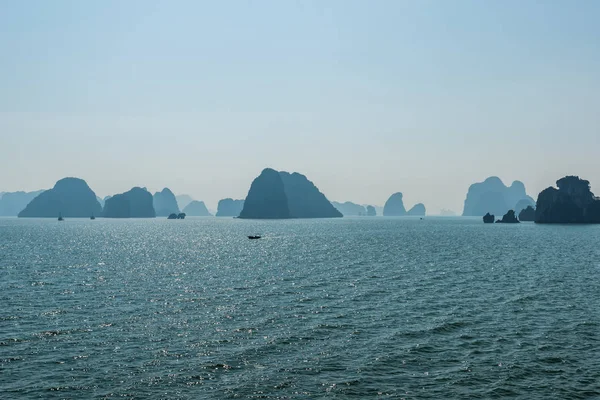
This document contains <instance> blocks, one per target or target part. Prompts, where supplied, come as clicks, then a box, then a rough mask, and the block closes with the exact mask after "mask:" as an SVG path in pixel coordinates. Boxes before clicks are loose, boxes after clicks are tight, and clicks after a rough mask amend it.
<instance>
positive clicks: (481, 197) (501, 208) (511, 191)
mask: <svg viewBox="0 0 600 400" xmlns="http://www.w3.org/2000/svg"><path fill="white" fill-rule="evenodd" d="M521 200H526V201H527V205H529V204H533V203H534V202H533V199H532V198H531V197H529V196H527V193H526V192H525V185H523V183H522V182H520V181H514V182H513V183H512V184H511V185H510V186H505V185H504V183H503V182H502V181H501V180H500V178H498V177H496V176H492V177H489V178H487V179H486V180H485V181H483V182H479V183H474V184H473V185H471V186H470V187H469V191H468V192H467V198H466V200H465V206H464V210H463V216H482V215H484V214H485V213H487V212H490V213H492V214H497V215H503V214H505V213H506V212H507V211H508V210H510V209H515V208H517V207H516V205H517V203H519V202H520V201H521ZM527 205H525V207H526V206H527Z"/></svg>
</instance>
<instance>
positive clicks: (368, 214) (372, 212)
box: [367, 206, 377, 217]
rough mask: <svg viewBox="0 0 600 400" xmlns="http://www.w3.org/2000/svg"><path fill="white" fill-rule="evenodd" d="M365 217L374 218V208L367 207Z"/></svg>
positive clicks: (375, 211) (375, 214)
mask: <svg viewBox="0 0 600 400" xmlns="http://www.w3.org/2000/svg"><path fill="white" fill-rule="evenodd" d="M367 216H368V217H375V216H377V210H376V209H375V207H373V206H367Z"/></svg>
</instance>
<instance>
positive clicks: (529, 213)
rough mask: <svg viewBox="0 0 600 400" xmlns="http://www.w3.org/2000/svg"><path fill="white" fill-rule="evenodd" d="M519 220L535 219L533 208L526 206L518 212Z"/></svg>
mask: <svg viewBox="0 0 600 400" xmlns="http://www.w3.org/2000/svg"><path fill="white" fill-rule="evenodd" d="M519 221H535V208H533V207H532V206H527V208H525V209H523V210H521V212H520V213H519Z"/></svg>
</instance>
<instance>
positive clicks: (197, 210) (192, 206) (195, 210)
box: [182, 200, 212, 217]
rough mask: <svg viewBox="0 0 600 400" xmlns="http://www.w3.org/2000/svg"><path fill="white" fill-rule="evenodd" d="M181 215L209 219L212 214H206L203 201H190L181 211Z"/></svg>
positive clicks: (206, 210)
mask: <svg viewBox="0 0 600 400" xmlns="http://www.w3.org/2000/svg"><path fill="white" fill-rule="evenodd" d="M182 212H183V213H185V214H186V215H188V216H190V217H211V216H212V214H211V213H209V212H208V209H207V208H206V205H205V204H204V202H203V201H198V200H192V201H191V202H190V203H188V205H187V206H186V207H185V208H184V209H183V210H182Z"/></svg>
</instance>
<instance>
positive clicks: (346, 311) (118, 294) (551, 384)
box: [0, 217, 600, 399]
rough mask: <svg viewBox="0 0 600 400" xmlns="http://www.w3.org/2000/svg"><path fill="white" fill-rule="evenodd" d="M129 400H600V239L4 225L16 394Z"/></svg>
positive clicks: (3, 317)
mask: <svg viewBox="0 0 600 400" xmlns="http://www.w3.org/2000/svg"><path fill="white" fill-rule="evenodd" d="M254 234H260V235H262V239H260V240H248V239H247V235H254ZM127 397H130V398H144V399H236V398H239V399H258V398H264V399H308V398H332V399H344V398H356V399H361V398H376V397H382V398H385V397H390V398H405V399H447V398H461V399H466V398H472V399H501V398H522V399H552V398H555V399H571V398H582V399H583V398H599V397H600V226H566V225H536V224H533V223H521V224H516V225H509V224H506V225H500V224H494V225H484V224H483V223H482V221H481V220H480V219H479V218H433V217H426V218H424V219H423V220H421V219H419V218H343V219H331V220H329V219H328V220H286V221H245V220H240V219H232V218H187V219H185V220H166V219H152V220H105V219H96V220H95V221H91V220H87V219H66V220H65V221H64V222H58V221H56V220H54V219H16V218H3V219H0V398H3V399H4V398H6V399H19V398H42V399H63V398H65V399H69V398H73V399H92V398H127Z"/></svg>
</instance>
